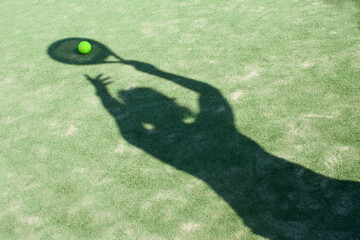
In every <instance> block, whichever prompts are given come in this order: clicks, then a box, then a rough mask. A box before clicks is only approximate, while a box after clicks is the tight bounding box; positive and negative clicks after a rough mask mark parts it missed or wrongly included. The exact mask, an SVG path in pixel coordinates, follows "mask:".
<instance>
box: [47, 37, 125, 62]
mask: <svg viewBox="0 0 360 240" xmlns="http://www.w3.org/2000/svg"><path fill="white" fill-rule="evenodd" d="M81 41H88V42H89V43H90V44H91V51H90V53H88V54H80V53H79V51H78V50H77V48H78V45H79V43H80V42H81ZM47 53H48V55H49V56H50V57H51V58H52V59H54V60H56V61H59V62H62V63H66V64H73V65H90V64H101V63H119V62H120V61H121V60H122V59H121V58H120V57H119V56H117V55H116V54H115V53H113V52H112V51H111V50H110V49H109V48H108V47H106V46H105V45H103V44H101V43H99V42H97V41H95V40H93V39H89V38H65V39H61V40H59V41H56V42H54V43H52V44H51V45H50V46H49V47H48V49H47ZM110 56H113V57H115V58H116V59H118V60H119V61H107V58H109V57H110Z"/></svg>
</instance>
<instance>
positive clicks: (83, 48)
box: [78, 41, 91, 54]
mask: <svg viewBox="0 0 360 240" xmlns="http://www.w3.org/2000/svg"><path fill="white" fill-rule="evenodd" d="M78 50H79V52H80V53H81V54H88V53H89V52H90V51H91V44H90V43H89V42H88V41H82V42H81V43H79V46H78Z"/></svg>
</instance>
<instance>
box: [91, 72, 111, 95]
mask: <svg viewBox="0 0 360 240" xmlns="http://www.w3.org/2000/svg"><path fill="white" fill-rule="evenodd" d="M103 75H104V74H99V75H97V76H96V77H95V78H92V77H90V76H89V75H87V74H85V77H86V79H87V80H88V81H90V82H91V83H92V84H93V85H94V87H95V88H96V90H97V91H98V92H99V91H107V89H106V86H107V85H109V84H111V83H112V82H111V81H110V82H107V80H109V79H110V77H104V78H103V79H102V77H103Z"/></svg>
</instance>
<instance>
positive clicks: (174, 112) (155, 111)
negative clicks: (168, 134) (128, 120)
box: [118, 88, 193, 128]
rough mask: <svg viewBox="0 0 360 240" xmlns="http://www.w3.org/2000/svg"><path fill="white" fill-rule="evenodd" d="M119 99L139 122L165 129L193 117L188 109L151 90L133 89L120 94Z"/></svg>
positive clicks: (173, 99) (172, 99)
mask: <svg viewBox="0 0 360 240" xmlns="http://www.w3.org/2000/svg"><path fill="white" fill-rule="evenodd" d="M118 97H119V98H120V99H122V100H123V102H124V103H125V105H126V107H127V109H128V111H129V113H130V114H131V115H132V116H133V117H136V119H138V121H141V122H145V123H150V124H153V125H154V126H155V127H158V128H163V127H164V126H168V125H171V124H174V123H180V122H182V121H183V120H184V119H186V118H188V117H191V116H193V113H192V112H191V111H190V110H189V109H188V108H186V107H183V106H180V105H178V104H177V103H176V102H175V98H169V97H167V96H165V95H164V94H162V93H160V92H158V91H156V90H154V89H151V88H131V89H128V90H122V91H119V92H118Z"/></svg>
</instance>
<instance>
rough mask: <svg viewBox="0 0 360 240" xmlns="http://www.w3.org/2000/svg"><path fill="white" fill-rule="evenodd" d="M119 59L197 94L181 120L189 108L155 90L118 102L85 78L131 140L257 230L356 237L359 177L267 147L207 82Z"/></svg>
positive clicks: (99, 81)
mask: <svg viewBox="0 0 360 240" xmlns="http://www.w3.org/2000/svg"><path fill="white" fill-rule="evenodd" d="M122 63H123V64H128V65H131V66H133V67H134V68H136V69H137V70H139V71H141V72H144V73H147V74H151V75H154V76H157V77H159V78H162V79H166V80H168V81H171V82H173V83H176V84H179V85H180V86H182V87H185V88H187V89H189V90H192V91H195V92H197V93H198V94H199V100H198V101H199V105H200V112H199V114H198V115H197V116H196V120H195V122H193V123H185V122H184V121H183V120H184V118H186V117H187V116H189V115H191V112H190V111H189V110H188V109H187V108H185V107H181V106H179V105H177V104H176V103H175V102H174V100H173V99H170V98H168V97H166V96H164V95H163V94H161V93H159V92H157V91H155V90H153V89H150V88H134V89H130V90H126V91H121V92H119V98H121V99H122V102H123V103H122V102H120V101H118V99H117V98H115V97H113V96H111V95H110V94H109V92H108V90H107V87H106V85H107V84H108V83H109V82H108V81H107V80H108V78H104V79H103V78H102V75H99V76H97V77H96V78H91V77H90V76H87V75H86V78H87V79H88V80H89V81H90V82H91V83H92V84H93V85H94V86H95V88H96V92H97V95H98V96H99V98H100V99H101V101H102V104H103V106H104V107H105V108H106V109H107V111H108V112H109V113H110V114H111V115H112V116H113V118H114V120H115V122H116V123H117V125H118V127H119V130H120V132H121V134H122V136H123V137H124V138H125V139H126V140H127V141H128V142H129V143H131V144H133V145H134V146H136V147H138V148H140V149H142V150H144V151H146V152H147V153H149V154H151V155H152V156H154V157H156V158H158V159H160V160H161V161H163V162H164V163H167V164H170V165H172V166H174V167H175V168H177V169H180V170H182V171H185V172H188V173H190V174H192V175H193V176H195V177H197V178H200V179H202V180H203V181H205V182H206V183H207V184H209V185H210V186H211V187H212V189H213V190H214V191H215V192H216V193H217V194H218V195H219V196H221V197H222V198H223V199H224V200H225V201H226V202H228V203H229V205H230V206H231V207H232V208H233V209H234V210H235V211H236V212H237V213H238V215H239V216H240V217H241V218H242V219H243V221H244V223H245V224H246V225H247V226H248V227H250V228H251V229H252V231H253V232H254V233H255V234H258V235H261V236H263V237H266V238H269V239H360V217H359V213H360V199H359V197H360V183H359V182H352V181H342V180H336V179H331V178H328V177H325V176H322V175H320V174H317V173H315V172H313V171H312V170H310V169H306V168H304V167H302V166H300V165H297V164H294V163H291V162H288V161H286V160H284V159H281V158H278V157H275V156H273V155H271V154H269V153H267V152H265V151H264V150H263V149H262V148H261V147H260V146H259V145H258V144H257V143H256V142H254V141H252V140H251V139H250V138H248V137H246V136H244V135H242V134H240V133H239V132H238V131H237V130H236V128H235V126H234V118H233V113H232V110H231V107H230V106H229V104H228V103H227V101H226V100H225V98H224V97H223V96H222V94H221V93H220V91H219V90H218V89H216V88H214V87H212V86H211V85H209V84H206V83H203V82H200V81H197V80H194V79H190V78H186V77H182V76H179V75H175V74H172V73H168V72H165V71H162V70H159V69H157V68H156V67H154V66H152V65H149V64H147V63H142V62H138V61H124V62H122ZM144 123H147V124H149V125H150V126H152V127H151V128H146V127H144Z"/></svg>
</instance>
